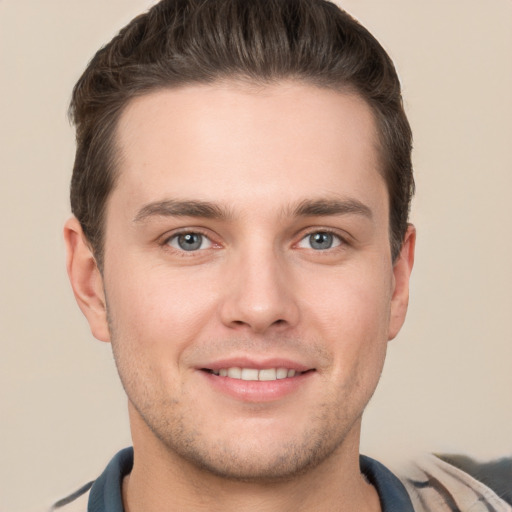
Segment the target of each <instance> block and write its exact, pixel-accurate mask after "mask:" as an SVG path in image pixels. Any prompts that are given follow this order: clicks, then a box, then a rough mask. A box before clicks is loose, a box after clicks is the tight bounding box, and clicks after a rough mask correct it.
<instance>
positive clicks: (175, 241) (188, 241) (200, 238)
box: [167, 233, 212, 252]
mask: <svg viewBox="0 0 512 512" xmlns="http://www.w3.org/2000/svg"><path fill="white" fill-rule="evenodd" d="M167 245H170V246H171V247H173V248H174V249H178V250H181V251H188V252H191V251H199V250H201V249H209V248H210V247H211V246H212V242H211V240H210V239H209V238H208V237H206V236H205V235H202V234H201V233H180V234H179V235H174V236H173V237H171V238H169V240H168V241H167Z"/></svg>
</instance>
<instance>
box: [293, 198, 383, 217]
mask: <svg viewBox="0 0 512 512" xmlns="http://www.w3.org/2000/svg"><path fill="white" fill-rule="evenodd" d="M348 214H352V215H362V216H363V217H367V218H368V219H371V218H372V217H373V214H372V210H371V209H370V208H369V207H368V206H366V205H365V204H364V203H362V202H361V201H359V200H357V199H306V200H304V201H301V202H300V203H299V204H298V205H297V207H296V208H294V209H293V210H292V216H295V217H322V216H329V215H348Z"/></svg>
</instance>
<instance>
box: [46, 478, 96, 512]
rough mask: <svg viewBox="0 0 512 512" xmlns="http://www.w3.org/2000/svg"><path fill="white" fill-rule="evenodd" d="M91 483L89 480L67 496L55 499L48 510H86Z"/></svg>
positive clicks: (54, 511)
mask: <svg viewBox="0 0 512 512" xmlns="http://www.w3.org/2000/svg"><path fill="white" fill-rule="evenodd" d="M93 483H94V482H89V483H88V484H86V485H84V486H83V487H80V489H78V490H77V491H75V492H74V493H72V494H70V495H69V496H66V497H65V498H63V499H61V500H59V501H57V503H55V504H54V505H53V506H52V508H51V509H50V512H87V504H88V502H89V494H90V492H91V487H92V485H93Z"/></svg>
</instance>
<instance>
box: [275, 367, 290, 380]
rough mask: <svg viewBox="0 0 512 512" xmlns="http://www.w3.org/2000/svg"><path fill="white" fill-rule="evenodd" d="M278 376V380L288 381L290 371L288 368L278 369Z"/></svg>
mask: <svg viewBox="0 0 512 512" xmlns="http://www.w3.org/2000/svg"><path fill="white" fill-rule="evenodd" d="M276 374H277V375H276V377H277V378H278V379H286V377H288V370H287V369H286V368H278V369H277V372H276Z"/></svg>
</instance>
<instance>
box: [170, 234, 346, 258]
mask: <svg viewBox="0 0 512 512" xmlns="http://www.w3.org/2000/svg"><path fill="white" fill-rule="evenodd" d="M317 234H322V235H329V236H332V237H333V239H334V241H333V243H334V244H335V245H333V246H331V247H328V248H325V249H314V248H312V247H304V249H308V250H312V251H314V252H316V253H328V252H331V251H333V250H336V249H338V250H339V249H343V248H344V247H346V246H347V245H349V243H348V242H347V240H346V238H345V237H343V236H341V235H340V234H339V233H338V232H337V231H335V230H333V229H329V228H317V229H313V230H309V231H307V232H305V233H303V234H302V236H301V238H300V239H299V241H298V242H296V243H295V244H294V245H293V246H294V247H300V244H301V243H302V242H304V241H305V240H307V239H308V238H309V237H312V236H313V235H317ZM185 235H199V236H201V237H202V239H203V240H202V243H203V242H204V240H205V239H206V240H208V241H209V243H210V246H209V247H206V248H203V249H202V248H198V249H195V250H190V251H187V250H186V249H182V248H179V247H173V246H172V245H171V241H173V240H177V239H178V238H179V237H180V236H185ZM161 245H162V246H164V247H165V248H166V249H169V250H172V251H173V252H175V253H176V254H179V255H180V256H183V257H187V256H193V255H194V254H197V253H200V252H202V251H205V250H207V249H211V248H216V247H217V248H218V247H220V246H221V245H220V244H216V243H215V242H214V241H213V240H212V238H211V237H210V236H209V235H208V234H206V233H204V232H203V231H201V230H200V229H188V230H183V231H180V232H177V233H173V234H172V235H170V236H167V237H165V238H164V239H163V241H162V242H161Z"/></svg>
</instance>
